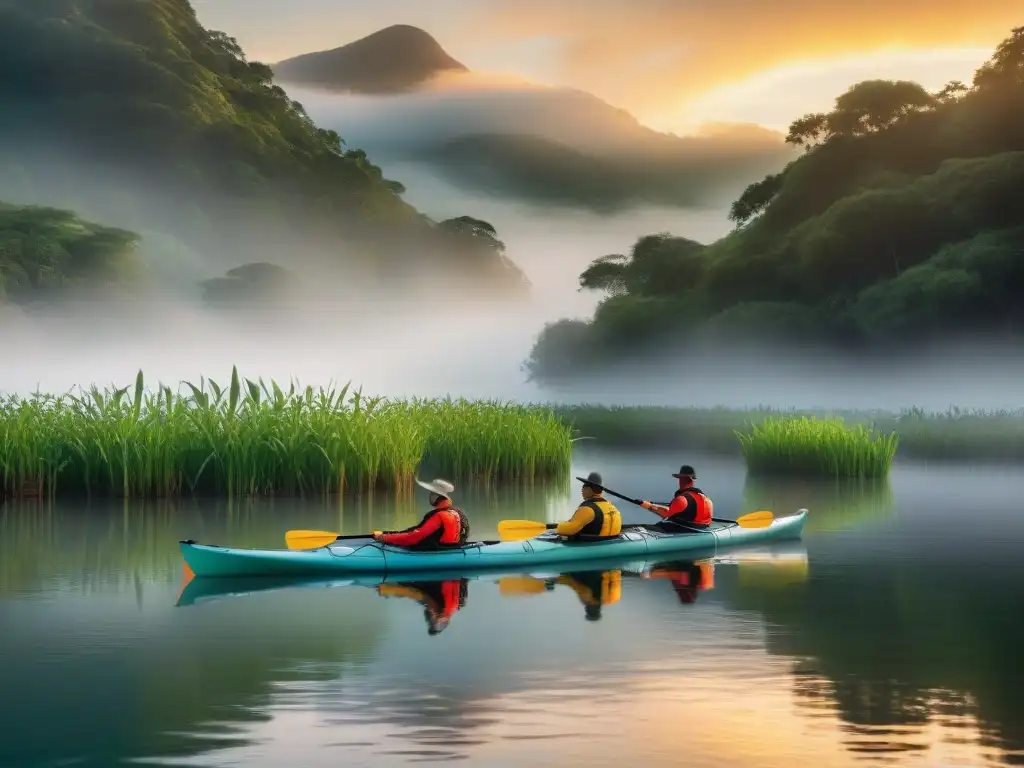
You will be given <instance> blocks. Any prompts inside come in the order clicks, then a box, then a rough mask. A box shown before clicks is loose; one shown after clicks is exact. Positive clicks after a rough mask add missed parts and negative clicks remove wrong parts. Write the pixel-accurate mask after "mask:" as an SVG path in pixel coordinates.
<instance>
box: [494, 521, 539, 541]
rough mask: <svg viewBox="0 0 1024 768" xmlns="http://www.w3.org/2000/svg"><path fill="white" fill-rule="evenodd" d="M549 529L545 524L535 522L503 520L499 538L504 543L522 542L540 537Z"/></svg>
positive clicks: (499, 524)
mask: <svg viewBox="0 0 1024 768" xmlns="http://www.w3.org/2000/svg"><path fill="white" fill-rule="evenodd" d="M547 529H548V527H547V525H545V524H544V523H537V522H534V521H533V520H502V521H501V522H500V523H498V536H499V537H501V540H502V541H521V540H522V539H530V538H533V537H534V536H540V535H541V534H542V533H544V532H545V531H547Z"/></svg>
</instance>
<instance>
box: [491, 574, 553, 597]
mask: <svg viewBox="0 0 1024 768" xmlns="http://www.w3.org/2000/svg"><path fill="white" fill-rule="evenodd" d="M498 592H499V594H501V596H502V597H525V596H527V595H539V594H542V593H544V592H547V589H546V588H545V587H544V582H543V581H542V580H541V579H536V578H534V577H533V576H502V577H501V578H500V579H498Z"/></svg>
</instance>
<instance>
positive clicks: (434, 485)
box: [416, 477, 455, 499]
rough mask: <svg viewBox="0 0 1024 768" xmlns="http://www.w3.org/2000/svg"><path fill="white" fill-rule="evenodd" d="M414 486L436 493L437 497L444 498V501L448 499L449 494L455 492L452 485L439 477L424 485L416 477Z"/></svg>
mask: <svg viewBox="0 0 1024 768" xmlns="http://www.w3.org/2000/svg"><path fill="white" fill-rule="evenodd" d="M416 485H418V486H419V487H420V488H426V489H427V490H428V491H430V492H431V493H436V494H437V495H438V496H444V497H445V498H446V499H447V498H449V494H450V493H451V492H452V491H454V490H455V486H454V485H452V484H451V483H449V482H448V481H447V480H442V479H441V478H439V477H436V478H434V479H433V480H431V481H430V482H429V483H425V482H423V481H422V480H420V479H419V478H418V477H417V478H416Z"/></svg>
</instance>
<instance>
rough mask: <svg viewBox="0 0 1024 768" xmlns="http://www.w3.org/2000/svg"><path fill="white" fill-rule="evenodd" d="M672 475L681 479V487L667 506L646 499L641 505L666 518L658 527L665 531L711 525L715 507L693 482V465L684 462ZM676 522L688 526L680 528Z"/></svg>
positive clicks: (694, 476) (694, 473) (694, 477)
mask: <svg viewBox="0 0 1024 768" xmlns="http://www.w3.org/2000/svg"><path fill="white" fill-rule="evenodd" d="M672 477H674V478H677V479H678V480H679V489H678V490H677V491H676V492H675V495H674V496H673V498H672V501H671V503H670V504H669V505H668V506H667V507H666V506H663V505H661V504H654V503H652V502H650V501H644V502H643V503H642V504H641V505H640V506H642V507H643V508H644V509H649V510H651V511H652V512H656V513H658V514H659V515H661V516H662V517H663V518H665V519H664V520H662V521H661V522H660V523H658V524H657V527H658V528H660V529H662V530H665V531H676V532H681V531H684V530H686V529H689V528H707V527H708V526H709V525H711V518H712V516H713V515H714V514H715V508H714V505H713V504H712V503H711V499H710V498H709V497H708V496H707V495H706V494H705V493H704V491H702V490H701V489H700V488H697V487H696V486H695V485H694V484H693V481H694V480H696V479H697V473H696V472H695V471H694V469H693V467H691V466H690V465H689V464H684V465H683V466H681V467H680V468H679V471H678V472H674V473H673V474H672ZM674 523H679V524H680V525H685V526H686V528H680V527H679V525H674Z"/></svg>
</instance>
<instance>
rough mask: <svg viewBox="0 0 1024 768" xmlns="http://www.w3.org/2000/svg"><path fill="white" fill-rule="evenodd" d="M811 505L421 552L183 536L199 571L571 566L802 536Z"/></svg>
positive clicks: (372, 544)
mask: <svg viewBox="0 0 1024 768" xmlns="http://www.w3.org/2000/svg"><path fill="white" fill-rule="evenodd" d="M806 520H807V510H806V509H801V510H799V511H798V512H797V513H796V514H794V515H790V516H787V517H779V518H776V519H775V520H773V521H772V523H771V525H768V526H766V527H764V528H742V527H740V526H739V525H736V524H735V523H712V526H711V527H710V528H709V529H707V530H705V531H693V532H689V531H688V532H685V533H666V532H663V531H660V530H657V529H653V528H651V527H650V526H645V525H637V526H628V527H625V528H624V529H623V531H622V533H621V534H619V535H618V536H616V537H615V538H613V539H602V540H598V541H564V540H562V539H561V538H559V537H558V536H556V535H554V534H543V535H540V536H537V537H535V538H532V539H525V540H523V541H503V542H498V541H475V542H472V543H469V544H466V545H465V546H463V547H460V548H458V549H444V550H437V551H429V552H422V551H414V550H409V549H406V548H404V547H398V546H394V545H388V544H381V543H379V542H376V541H374V540H373V539H371V538H366V539H346V540H344V541H340V542H335V543H333V544H330V545H328V546H326V547H320V548H318V549H301V550H288V549H283V550H282V549H233V548H230V547H218V546H214V545H211V544H199V543H197V542H195V541H191V540H187V541H181V542H179V544H180V546H181V554H182V556H183V557H184V558H185V562H186V563H187V564H188V567H189V568H190V569H191V570H192V572H193V573H194V574H195V575H196V576H200V577H229V576H309V575H316V574H337V573H347V574H381V575H387V574H391V573H426V572H439V571H448V572H466V571H481V570H501V569H509V568H524V567H527V568H528V567H535V566H565V565H568V566H572V565H575V564H577V563H587V562H590V561H595V560H604V559H608V558H619V557H623V558H643V559H647V558H650V557H657V556H661V555H671V554H675V553H679V552H689V551H693V550H709V551H711V552H715V551H717V550H718V549H721V548H724V547H734V546H740V545H744V544H753V543H757V542H764V541H774V540H780V539H798V538H800V537H801V536H802V535H803V529H804V523H805V522H806Z"/></svg>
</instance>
